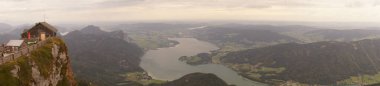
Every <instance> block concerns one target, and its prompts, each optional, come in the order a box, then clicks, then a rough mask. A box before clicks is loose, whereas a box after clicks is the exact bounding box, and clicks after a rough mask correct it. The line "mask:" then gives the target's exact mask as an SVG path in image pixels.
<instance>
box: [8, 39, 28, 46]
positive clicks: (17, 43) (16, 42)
mask: <svg viewBox="0 0 380 86" xmlns="http://www.w3.org/2000/svg"><path fill="white" fill-rule="evenodd" d="M22 43H24V40H10V41H9V42H8V43H7V45H6V46H12V47H19V46H21V45H22Z"/></svg>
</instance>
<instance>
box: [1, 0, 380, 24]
mask: <svg viewBox="0 0 380 86" xmlns="http://www.w3.org/2000/svg"><path fill="white" fill-rule="evenodd" d="M0 7H1V8H0V12H1V14H0V22H2V23H9V24H13V25H17V24H25V23H29V24H30V23H34V22H40V21H44V20H46V21H48V22H52V23H60V24H61V23H94V22H159V21H164V22H165V21H185V22H186V21H280V22H281V21H283V22H285V21H291V22H363V23H366V22H369V23H378V22H380V20H379V19H380V12H379V11H377V10H379V9H380V1H376V0H334V1H331V0H318V1H317V0H307V1H305V0H264V1H263V0H191V1H189V0H65V1H61V0H1V1H0Z"/></svg>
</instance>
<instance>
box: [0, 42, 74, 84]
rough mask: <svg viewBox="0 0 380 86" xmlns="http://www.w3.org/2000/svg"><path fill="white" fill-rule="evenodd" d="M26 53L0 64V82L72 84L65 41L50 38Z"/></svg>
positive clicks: (71, 73) (72, 79)
mask: <svg viewBox="0 0 380 86" xmlns="http://www.w3.org/2000/svg"><path fill="white" fill-rule="evenodd" d="M46 42H47V43H46V44H45V45H43V46H41V47H39V48H37V49H36V50H34V51H32V52H31V53H29V54H28V55H22V56H21V57H19V58H17V59H14V60H13V61H9V62H7V63H4V64H1V65H0V86H76V81H75V80H74V76H73V72H72V71H71V66H70V58H69V57H68V54H67V48H66V45H65V43H64V42H63V41H62V40H61V39H59V38H52V39H49V40H47V41H46Z"/></svg>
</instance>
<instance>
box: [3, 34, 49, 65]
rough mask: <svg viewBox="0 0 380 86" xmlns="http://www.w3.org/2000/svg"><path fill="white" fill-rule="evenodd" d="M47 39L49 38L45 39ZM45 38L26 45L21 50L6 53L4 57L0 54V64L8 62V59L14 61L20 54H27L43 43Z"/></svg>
mask: <svg viewBox="0 0 380 86" xmlns="http://www.w3.org/2000/svg"><path fill="white" fill-rule="evenodd" d="M47 40H49V39H47ZM47 40H45V41H40V42H38V43H36V44H33V45H31V46H28V47H24V48H22V49H21V50H19V51H15V52H13V53H12V54H10V55H7V56H5V57H2V56H0V65H1V64H4V63H6V62H9V61H14V60H15V59H17V58H18V57H21V56H22V55H25V56H27V55H29V54H30V53H31V52H32V51H33V50H35V49H37V48H39V47H41V46H43V45H45V44H46V42H47Z"/></svg>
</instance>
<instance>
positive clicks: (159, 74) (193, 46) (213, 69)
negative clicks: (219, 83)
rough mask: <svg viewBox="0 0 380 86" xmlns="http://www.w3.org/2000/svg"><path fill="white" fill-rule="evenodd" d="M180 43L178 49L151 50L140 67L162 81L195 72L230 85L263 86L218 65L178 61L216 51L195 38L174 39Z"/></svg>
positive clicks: (213, 46) (143, 58)
mask: <svg viewBox="0 0 380 86" xmlns="http://www.w3.org/2000/svg"><path fill="white" fill-rule="evenodd" d="M172 40H176V41H178V42H180V44H178V45H177V46H176V47H170V48H160V49H158V50H149V51H148V52H147V53H146V54H145V55H144V56H143V57H142V61H141V64H140V66H141V67H142V68H143V69H145V70H146V71H147V72H148V73H149V75H151V76H152V77H153V78H155V79H160V80H169V81H170V80H174V79H178V78H180V77H182V76H184V75H186V74H189V73H194V72H202V73H213V74H215V75H217V76H218V77H220V78H222V79H223V80H224V81H226V82H227V83H229V84H234V85H238V86H262V85H263V84H260V83H257V82H253V81H250V80H248V79H245V78H243V77H241V76H239V75H238V74H237V73H236V72H235V71H233V70H231V69H229V68H227V67H224V66H223V65H218V64H207V65H200V66H191V65H187V64H186V63H184V62H181V61H179V60H178V58H179V57H180V56H193V55H196V54H198V53H203V52H209V51H211V50H216V49H218V47H216V46H215V45H213V44H210V43H207V42H203V41H199V40H197V39H194V38H172Z"/></svg>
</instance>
